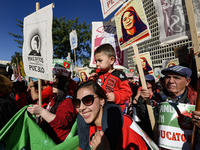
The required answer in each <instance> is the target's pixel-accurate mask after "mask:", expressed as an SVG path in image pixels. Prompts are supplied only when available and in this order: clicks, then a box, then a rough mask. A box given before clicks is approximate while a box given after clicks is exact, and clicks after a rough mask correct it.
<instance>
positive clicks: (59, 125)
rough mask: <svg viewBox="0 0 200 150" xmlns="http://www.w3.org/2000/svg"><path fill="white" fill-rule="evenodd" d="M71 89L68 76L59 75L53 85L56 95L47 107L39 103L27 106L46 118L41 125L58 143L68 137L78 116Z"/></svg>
mask: <svg viewBox="0 0 200 150" xmlns="http://www.w3.org/2000/svg"><path fill="white" fill-rule="evenodd" d="M69 91H70V90H69V81H68V80H67V78H66V77H64V76H59V77H57V78H56V82H54V85H53V93H54V94H55V95H56V96H55V97H54V98H53V99H52V100H51V101H50V103H49V105H48V106H47V109H44V108H42V107H41V106H39V105H32V106H31V107H28V108H27V111H28V112H30V113H31V114H35V115H36V116H37V117H39V116H41V117H42V118H43V119H44V120H43V121H42V123H41V124H40V127H41V128H42V129H43V131H44V132H46V133H47V134H48V135H49V136H50V137H51V138H52V139H53V140H54V141H55V142H56V143H57V144H58V143H61V142H63V141H64V140H65V139H66V137H67V135H68V134H69V132H70V131H71V128H72V126H73V124H74V122H75V121H76V117H77V111H76V109H75V107H74V105H73V103H72V96H71V95H70V93H69Z"/></svg>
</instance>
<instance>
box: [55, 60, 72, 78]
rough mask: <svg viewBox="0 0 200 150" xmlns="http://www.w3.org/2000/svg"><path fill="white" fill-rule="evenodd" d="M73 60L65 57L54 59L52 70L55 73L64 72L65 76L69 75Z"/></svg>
mask: <svg viewBox="0 0 200 150" xmlns="http://www.w3.org/2000/svg"><path fill="white" fill-rule="evenodd" d="M70 67H71V62H70V61H67V60H65V59H53V61H52V72H53V74H54V75H56V74H58V73H62V75H63V76H66V77H68V76H69V73H70Z"/></svg>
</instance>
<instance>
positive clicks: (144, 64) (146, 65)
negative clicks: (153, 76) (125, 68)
mask: <svg viewBox="0 0 200 150" xmlns="http://www.w3.org/2000/svg"><path fill="white" fill-rule="evenodd" d="M140 61H141V64H142V68H143V71H144V73H145V72H148V71H151V70H152V68H151V66H150V65H149V63H148V61H147V59H146V58H145V57H140Z"/></svg>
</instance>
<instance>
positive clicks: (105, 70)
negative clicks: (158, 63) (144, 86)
mask: <svg viewBox="0 0 200 150" xmlns="http://www.w3.org/2000/svg"><path fill="white" fill-rule="evenodd" d="M94 56H95V61H96V66H97V68H98V69H100V72H99V73H93V74H91V75H90V79H92V80H95V78H96V77H98V78H97V80H96V82H97V83H98V84H99V85H100V86H101V87H102V89H103V90H104V92H105V93H106V96H107V98H108V101H109V102H111V103H114V104H117V105H119V106H120V107H121V109H122V111H123V112H124V109H125V102H126V101H127V100H129V99H130V97H131V96H132V91H131V88H130V86H129V84H128V80H127V77H126V75H125V73H124V72H122V71H120V70H116V69H114V62H115V61H116V55H115V50H114V48H113V47H112V45H110V44H102V45H101V46H99V47H98V48H97V49H96V50H95V53H94Z"/></svg>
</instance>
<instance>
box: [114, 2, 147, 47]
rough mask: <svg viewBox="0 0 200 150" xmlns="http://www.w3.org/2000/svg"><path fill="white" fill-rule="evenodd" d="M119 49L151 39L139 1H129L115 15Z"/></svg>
mask: <svg viewBox="0 0 200 150" xmlns="http://www.w3.org/2000/svg"><path fill="white" fill-rule="evenodd" d="M115 23H116V27H117V36H118V41H119V45H120V49H121V50H124V49H126V48H128V47H130V46H131V45H132V44H138V43H140V42H143V41H145V40H147V39H149V38H150V37H151V32H150V30H149V25H148V22H147V19H146V15H145V12H144V9H143V5H142V1H141V0H129V1H128V2H127V3H125V4H124V5H123V6H122V7H121V8H120V9H119V10H118V11H117V12H116V13H115Z"/></svg>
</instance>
